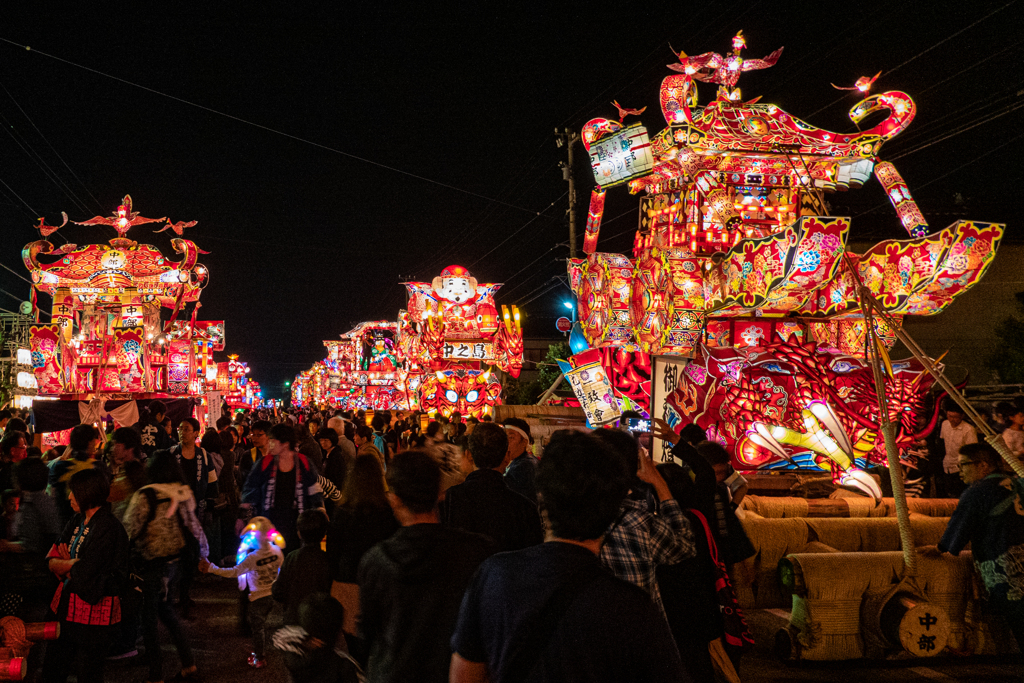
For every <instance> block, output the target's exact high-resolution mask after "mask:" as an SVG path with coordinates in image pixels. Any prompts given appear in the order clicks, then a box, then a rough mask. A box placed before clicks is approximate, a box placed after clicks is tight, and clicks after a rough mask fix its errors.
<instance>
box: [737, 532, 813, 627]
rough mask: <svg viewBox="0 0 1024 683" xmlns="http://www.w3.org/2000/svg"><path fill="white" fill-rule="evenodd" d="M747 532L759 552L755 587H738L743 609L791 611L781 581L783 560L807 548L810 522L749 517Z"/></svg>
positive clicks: (755, 560)
mask: <svg viewBox="0 0 1024 683" xmlns="http://www.w3.org/2000/svg"><path fill="white" fill-rule="evenodd" d="M743 528H744V529H745V530H746V532H747V536H748V537H749V538H750V542H751V543H752V544H753V546H754V549H755V550H756V551H757V552H756V554H755V555H754V571H755V579H754V583H753V585H751V586H746V585H744V584H741V585H737V587H736V592H737V595H738V597H739V599H740V605H741V606H743V607H746V608H751V607H756V608H759V609H765V608H773V607H787V606H788V605H789V596H788V594H787V593H784V592H783V589H782V586H781V585H780V584H779V579H778V566H779V560H781V559H782V558H783V557H785V556H786V555H788V554H789V553H791V552H794V551H796V550H800V549H802V548H803V547H804V546H806V545H807V541H808V540H809V539H808V537H807V520H805V519H759V518H755V517H753V516H752V515H747V516H746V518H745V519H744V520H743Z"/></svg>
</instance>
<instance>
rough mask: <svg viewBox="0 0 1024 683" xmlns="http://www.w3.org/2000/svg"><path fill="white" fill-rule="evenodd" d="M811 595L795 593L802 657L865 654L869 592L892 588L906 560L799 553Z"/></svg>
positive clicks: (795, 558)
mask: <svg viewBox="0 0 1024 683" xmlns="http://www.w3.org/2000/svg"><path fill="white" fill-rule="evenodd" d="M787 559H788V560H789V561H790V562H792V563H793V564H794V565H795V566H798V567H799V571H800V574H801V576H802V577H803V585H804V590H805V593H806V596H805V597H804V596H797V595H794V596H793V616H792V618H791V621H790V625H791V626H793V627H794V628H796V629H797V630H798V631H799V634H798V635H797V640H798V642H799V643H800V644H801V646H802V647H801V651H800V657H801V659H809V660H842V659H859V658H861V657H863V656H864V642H863V638H862V636H861V625H860V608H861V602H862V600H863V596H864V594H865V593H866V592H867V591H869V590H878V589H881V588H883V587H888V586H890V585H891V584H892V583H893V582H894V581H895V578H896V575H897V574H898V572H899V571H900V569H901V568H902V559H901V558H899V557H897V558H895V563H894V562H893V561H892V559H893V558H889V557H884V556H883V557H878V556H877V555H867V554H864V553H813V554H802V553H800V554H794V555H790V556H789V557H788V558H787Z"/></svg>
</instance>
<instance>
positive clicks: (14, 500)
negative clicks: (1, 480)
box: [0, 489, 21, 541]
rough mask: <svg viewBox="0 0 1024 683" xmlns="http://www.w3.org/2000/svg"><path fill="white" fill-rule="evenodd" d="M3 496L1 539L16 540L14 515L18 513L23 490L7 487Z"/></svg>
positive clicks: (0, 521)
mask: <svg viewBox="0 0 1024 683" xmlns="http://www.w3.org/2000/svg"><path fill="white" fill-rule="evenodd" d="M0 495H2V496H3V498H2V500H3V513H2V514H0V540H4V541H13V540H14V517H15V515H17V514H18V503H20V502H21V491H19V490H18V489H7V490H6V491H4V492H3V494H0Z"/></svg>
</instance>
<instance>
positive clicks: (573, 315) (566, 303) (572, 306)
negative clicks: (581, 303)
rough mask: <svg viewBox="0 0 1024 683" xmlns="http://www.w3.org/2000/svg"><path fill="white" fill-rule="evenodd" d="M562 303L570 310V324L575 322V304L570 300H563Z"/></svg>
mask: <svg viewBox="0 0 1024 683" xmlns="http://www.w3.org/2000/svg"><path fill="white" fill-rule="evenodd" d="M562 305H563V306H565V307H566V308H568V309H569V310H570V311H572V324H573V325H575V324H576V304H575V303H574V302H572V301H563V302H562Z"/></svg>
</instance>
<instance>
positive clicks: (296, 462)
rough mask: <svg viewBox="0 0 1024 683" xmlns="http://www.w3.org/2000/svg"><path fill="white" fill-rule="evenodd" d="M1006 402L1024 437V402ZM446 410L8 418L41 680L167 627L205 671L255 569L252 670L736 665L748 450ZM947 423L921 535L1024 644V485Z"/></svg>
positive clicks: (0, 467)
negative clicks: (946, 500)
mask: <svg viewBox="0 0 1024 683" xmlns="http://www.w3.org/2000/svg"><path fill="white" fill-rule="evenodd" d="M995 413H996V415H998V418H997V419H996V420H995V421H996V422H1002V423H1003V425H1002V426H1003V429H1004V432H1003V433H1004V439H1005V441H1006V443H1007V445H1008V447H1009V448H1010V450H1011V452H1013V453H1015V454H1022V453H1024V431H1022V427H1024V408H1022V407H1021V406H1020V405H1018V404H1013V403H1007V404H1000V405H999V406H997V407H996V411H995ZM423 417H424V419H423V420H422V422H421V419H420V418H421V415H419V414H417V413H408V414H402V413H397V412H396V413H394V414H392V413H390V412H389V411H382V412H377V413H373V414H370V415H367V414H366V413H364V412H363V411H354V412H353V411H343V410H333V411H324V412H321V411H317V410H309V409H307V410H291V411H275V412H274V413H270V412H267V411H258V412H255V413H253V412H251V411H239V412H237V413H235V415H234V416H233V417H229V416H226V415H225V416H223V417H221V418H220V419H219V420H217V421H216V426H215V427H207V428H205V429H204V428H203V426H202V425H201V424H200V423H199V422H198V421H197V420H196V419H195V418H193V417H185V418H182V419H180V421H179V422H178V424H176V425H172V424H171V423H170V421H169V418H168V416H167V415H166V408H165V406H164V405H163V404H162V403H161V402H160V401H158V400H154V401H151V402H149V403H148V405H147V406H146V408H145V409H144V410H143V412H142V414H141V416H140V419H139V421H138V423H137V424H135V425H132V426H115V425H113V424H108V425H106V428H105V429H104V428H101V427H100V426H98V425H92V424H81V425H78V426H77V427H75V428H74V429H72V430H71V431H70V435H69V443H68V446H67V447H66V448H64V447H61V448H55V449H51V450H49V451H47V452H46V453H42V452H40V451H39V449H37V448H34V447H32V446H30V445H29V444H30V443H31V441H32V439H31V437H30V432H29V427H28V424H27V422H26V420H25V419H24V418H22V417H21V416H19V415H11V414H9V413H7V412H5V411H0V427H2V428H3V436H2V438H0V487H2V488H3V492H4V493H3V503H4V509H3V514H2V516H0V532H2V534H3V537H2V539H0V562H2V566H0V571H2V573H3V575H4V576H5V577H6V580H5V582H4V584H3V586H2V587H0V616H7V615H15V616H18V617H20V618H22V619H24V620H26V621H43V620H57V621H59V622H60V624H61V632H60V637H59V638H58V639H57V640H55V641H53V642H50V643H48V644H46V647H45V648H40V647H36V648H33V651H32V659H31V661H30V666H31V669H32V671H33V675H34V676H36V677H37V678H38V679H40V680H43V681H47V682H51V681H52V682H60V683H66V681H67V680H68V677H69V676H70V675H71V674H75V675H76V676H77V680H78V681H79V682H80V683H86V682H87V681H102V680H103V671H104V666H105V663H106V661H108V660H110V659H119V658H136V657H137V658H138V661H139V663H140V666H141V665H145V666H146V667H147V670H148V671H147V675H146V678H145V680H147V681H151V682H154V683H155V682H157V681H163V680H165V673H166V671H165V669H166V667H165V662H164V654H163V652H162V650H161V645H160V630H159V624H163V626H164V629H165V631H166V633H167V636H168V637H169V638H170V641H171V644H172V645H173V647H174V649H175V650H176V652H177V666H176V667H175V670H176V672H175V673H174V676H173V678H172V680H178V681H188V680H199V678H200V675H201V672H200V671H199V670H198V669H197V666H196V658H195V656H194V653H193V652H192V650H191V645H190V629H191V628H192V625H191V624H190V617H191V616H192V609H193V605H194V602H193V600H192V598H191V592H192V590H193V582H194V581H195V579H196V577H197V575H199V574H201V573H202V574H209V575H213V576H221V577H228V578H234V579H236V580H237V582H238V587H239V601H238V626H239V628H240V629H241V630H243V631H244V632H245V633H246V634H247V635H251V638H252V647H251V649H250V651H249V652H248V653H247V655H245V657H244V658H242V657H240V658H239V666H243V667H244V666H245V665H248V666H249V667H252V668H253V669H262V668H264V667H265V666H266V663H267V657H268V655H269V653H270V652H272V651H273V650H277V651H278V652H279V653H280V656H281V657H282V659H283V661H284V662H285V664H286V666H287V667H288V669H289V671H290V672H291V675H292V678H293V680H294V681H297V682H298V681H346V682H348V681H357V680H360V679H362V678H364V677H365V680H369V681H408V680H424V681H432V680H436V681H447V680H451V681H458V682H463V681H487V680H489V681H519V680H552V681H553V680H587V681H601V680H616V681H620V680H637V681H689V680H692V681H713V680H715V676H716V669H717V670H718V671H719V672H721V673H724V674H725V675H726V676H727V677H728V676H731V675H736V672H737V671H738V670H739V665H740V659H741V655H742V653H743V651H744V649H746V648H747V647H749V646H750V645H751V644H752V643H753V639H752V637H751V635H750V633H749V630H748V629H747V626H746V623H745V621H744V618H743V614H742V611H741V610H740V609H739V606H738V604H737V603H736V598H735V593H734V592H733V590H732V583H733V582H734V581H735V580H737V578H739V579H741V580H749V578H750V574H751V571H752V570H751V566H750V561H749V560H750V558H751V557H752V556H753V555H754V548H753V547H752V545H751V543H750V541H749V540H748V539H747V536H746V534H745V532H744V530H743V526H742V524H740V522H739V520H738V518H737V515H736V509H737V505H738V504H739V502H740V501H741V500H742V498H743V496H744V495H745V492H746V489H747V486H746V482H745V480H744V479H743V477H742V476H741V475H740V474H739V473H737V472H735V471H733V469H732V467H731V465H730V460H731V458H730V454H729V453H728V451H727V450H726V449H725V448H724V447H723V446H721V445H720V444H718V443H715V442H712V441H708V440H707V439H706V436H705V434H704V433H703V431H702V430H700V429H699V428H698V427H696V426H695V425H687V426H686V427H685V428H683V430H682V432H681V433H680V434H679V435H678V436H677V435H676V434H674V433H672V432H671V430H669V429H668V425H666V424H664V423H663V422H660V421H657V420H656V421H655V422H656V426H655V428H654V429H655V433H656V435H658V436H659V437H661V438H663V439H665V440H667V441H669V442H675V446H674V448H673V450H672V454H673V456H674V459H673V462H670V463H660V464H655V463H654V462H653V461H652V459H651V457H650V456H649V455H648V453H647V451H646V450H645V449H644V448H643V446H642V445H641V444H640V442H639V441H638V440H637V438H636V437H635V435H633V434H632V433H630V432H629V431H627V430H619V429H603V430H596V431H594V432H591V433H586V432H582V431H569V430H565V431H559V432H556V433H555V434H554V435H552V436H551V437H550V440H549V441H548V442H547V444H546V445H545V446H544V448H543V452H541V449H540V444H539V443H537V442H536V440H535V439H534V437H533V435H532V433H531V427H530V425H529V424H528V423H527V422H526V421H524V420H521V419H518V418H507V419H505V420H503V422H502V424H496V423H494V422H492V421H491V420H490V419H484V420H482V421H481V420H476V419H474V418H469V419H466V420H463V419H462V417H461V416H460V415H458V414H457V413H456V414H454V415H452V416H451V418H450V419H449V418H443V417H442V416H440V415H436V416H433V419H427V418H426V417H425V416H423ZM943 417H944V419H943V420H942V421H941V422H940V423H938V424H939V426H938V428H937V429H936V430H935V431H936V436H937V438H936V439H933V440H931V441H930V442H929V441H925V442H924V443H923V444H922V446H921V447H922V449H924V450H923V451H922V453H921V455H920V457H919V461H925V462H927V461H928V459H929V454H931V458H932V459H933V460H937V461H938V462H941V467H940V468H936V470H937V471H935V472H934V473H933V475H932V477H933V481H931V482H929V484H930V485H934V486H935V487H936V488H937V489H939V491H940V493H943V494H946V495H950V496H959V495H960V494H961V493H963V496H962V497H961V505H960V507H959V508H958V509H957V511H956V513H955V515H954V518H953V520H952V521H951V523H950V525H949V529H948V530H947V533H946V536H945V537H944V538H943V540H942V542H941V543H940V544H939V545H938V546H936V547H932V548H925V549H923V550H922V551H923V552H926V553H930V554H934V555H939V554H943V553H948V554H954V555H955V554H957V553H959V552H960V551H961V550H962V549H963V548H964V547H965V546H966V545H967V544H968V543H971V544H972V546H973V548H974V552H975V559H976V561H978V562H980V563H981V564H979V569H982V575H983V579H984V580H985V581H986V583H993V586H992V587H991V590H990V593H991V595H992V597H993V600H995V601H997V602H998V603H999V605H1001V608H1002V610H1003V611H1004V613H1006V614H1008V615H1009V616H1008V620H1009V621H1010V622H1011V626H1012V627H1013V628H1014V631H1015V634H1017V632H1018V631H1020V633H1019V634H1018V635H1020V636H1022V637H1024V627H1022V626H1020V625H1024V608H1022V605H1024V600H1022V599H1021V595H1024V575H1022V576H1017V574H1016V573H1015V572H1014V571H1011V570H1010V569H1008V567H1014V566H1017V565H1019V564H1021V563H1020V562H1019V561H1016V560H1015V559H1014V558H1016V555H1013V553H1015V552H1017V550H1016V549H1019V548H1024V534H1017V531H1015V530H1016V529H1017V528H1018V526H1021V525H1016V526H1015V525H1010V526H1007V525H1004V524H1001V523H998V524H997V523H996V522H993V520H994V519H996V517H994V516H993V515H994V514H995V513H994V512H993V510H994V509H995V508H996V507H999V508H1000V509H1001V510H1002V509H1004V508H1007V505H1011V506H1012V504H1013V500H1014V495H1015V494H1016V493H1019V492H1016V490H1015V488H1014V486H1015V485H1016V484H1012V485H1011V486H1006V481H1007V477H1006V474H1005V472H1003V471H1002V469H1005V466H1004V465H1003V464H1002V463H1001V461H1000V459H999V457H998V455H997V454H996V453H995V451H994V450H992V449H991V448H990V447H989V446H987V445H985V444H979V443H977V442H978V438H977V431H976V430H975V428H974V426H972V425H970V424H969V423H968V422H967V421H965V420H964V416H963V414H962V413H961V412H960V410H959V409H958V408H957V407H956V406H955V405H953V404H951V405H947V406H944V416H943ZM421 424H422V425H423V428H422V429H421ZM929 449H930V450H929ZM935 453H938V455H939V456H941V457H940V458H936V456H935ZM919 467H924V466H923V465H919ZM954 477H955V478H956V481H954ZM1012 481H1013V482H1016V481H1017V480H1012ZM965 489H966V491H965ZM1008 500H1009V503H1007V501H1008ZM1007 509H1008V508H1007ZM1003 511H1004V512H1005V510H1003ZM1014 534H1017V535H1020V536H1021V538H1017V535H1014ZM1010 555H1013V557H1010ZM1008 557H1009V560H1008V559H1007V558H1008ZM1011 560H1012V561H1011ZM985 568H987V570H986V569H985ZM986 571H987V574H986ZM1018 594H1019V595H1018ZM275 609H278V610H280V612H281V615H282V616H281V621H282V623H283V627H282V628H280V629H277V630H276V632H273V633H272V632H271V630H270V628H268V623H271V620H270V619H269V616H270V614H271V612H272V611H273V610H275ZM1018 612H1019V614H1018ZM140 642H141V643H142V651H143V654H141V655H140V652H139V649H140V648H139V643H140Z"/></svg>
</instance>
